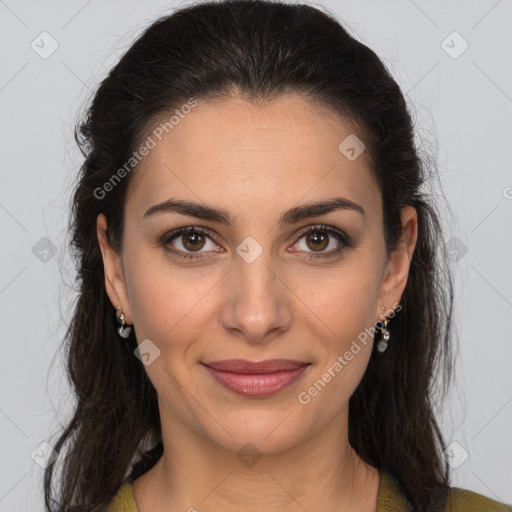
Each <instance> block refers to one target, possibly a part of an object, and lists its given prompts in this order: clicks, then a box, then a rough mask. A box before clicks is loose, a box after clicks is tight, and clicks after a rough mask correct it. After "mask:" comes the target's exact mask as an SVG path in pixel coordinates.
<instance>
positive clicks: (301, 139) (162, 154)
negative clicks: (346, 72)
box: [127, 95, 380, 211]
mask: <svg viewBox="0 0 512 512" xmlns="http://www.w3.org/2000/svg"><path fill="white" fill-rule="evenodd" d="M178 110H179V109H178ZM186 110H187V112H188V113H184V112H181V115H180V116H179V117H178V116H175V118H174V119H173V124H172V125H171V124H167V125H166V126H167V130H162V129H160V131H159V132H156V133H159V136H158V137H156V136H155V135H154V133H155V131H153V132H152V134H151V135H150V137H152V139H153V141H154V142H155V144H154V147H153V148H152V149H151V150H150V151H149V153H148V154H147V155H146V156H145V157H144V159H143V160H142V162H141V163H140V164H139V166H138V167H137V168H136V170H135V171H134V173H133V175H132V177H131V182H130V185H129V187H128V195H127V208H128V207H130V208H135V209H137V210H139V211H140V210H142V209H143V208H146V209H147V207H149V206H151V205H152V204H155V203H157V202H160V201H164V200H166V199H168V198H169V197H183V198H187V199H191V200H196V201H197V200H200V201H204V202H206V203H212V204H218V205H222V206H223V207H226V208H228V209H229V205H230V204H232V205H235V204H236V209H237V211H240V209H243V208H244V207H245V208H248V209H249V210H250V209H254V208H258V209H259V211H261V209H262V208H263V209H265V210H266V211H271V210H272V209H273V207H274V205H276V208H277V209H276V211H280V210H281V208H278V207H277V205H282V204H289V205H290V206H291V205H294V204H296V203H297V202H299V201H300V200H301V198H303V199H304V200H316V199H322V198H325V197H332V196H333V195H340V194H342V195H344V196H345V197H347V198H349V199H351V200H352V201H354V202H357V203H359V204H361V203H365V204H367V205H368V207H369V208H371V204H374V205H378V204H379V201H380V193H379V190H378V187H377V185H376V183H375V181H374V177H373V173H372V171H371V169H370V167H369V164H368V162H367V159H366V158H365V153H364V151H363V153H362V154H361V155H360V156H359V157H358V158H356V159H355V160H354V159H349V158H347V156H346V154H345V153H344V152H343V151H340V149H339V146H340V144H342V143H343V141H345V140H347V137H348V138H349V139H348V140H349V141H351V140H352V139H351V137H354V136H355V133H354V129H353V128H352V127H351V126H350V124H349V123H347V121H345V120H344V119H342V118H340V117H339V116H337V115H335V114H334V113H331V112H329V111H328V110H327V109H326V108H325V107H320V106H318V105H316V104H315V103H312V102H310V101H307V100H305V99H304V98H302V97H300V96H296V95H285V96H281V97H280V98H278V99H276V100H274V101H273V102H271V103H266V104H264V105H256V104H254V103H251V102H249V101H246V100H244V99H241V98H229V99H222V100H215V101H211V100H210V101H198V103H197V106H195V107H194V108H192V109H190V111H189V109H186ZM171 115H173V112H171V113H169V115H165V116H164V117H163V120H164V122H165V121H168V120H169V118H170V117H171ZM159 126H160V127H162V126H163V125H162V124H161V123H155V128H158V127H159ZM171 126H172V128H171ZM160 139H161V140H160ZM345 145H346V144H345ZM342 149H344V146H343V144H342ZM356 149H358V148H356ZM244 205H245V206H244ZM365 209H366V208H365ZM253 211H254V210H253Z"/></svg>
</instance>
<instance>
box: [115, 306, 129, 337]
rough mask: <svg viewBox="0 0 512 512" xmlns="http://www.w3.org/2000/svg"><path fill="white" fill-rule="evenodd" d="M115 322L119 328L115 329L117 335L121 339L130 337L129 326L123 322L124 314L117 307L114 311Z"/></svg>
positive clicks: (119, 307)
mask: <svg viewBox="0 0 512 512" xmlns="http://www.w3.org/2000/svg"><path fill="white" fill-rule="evenodd" d="M116 320H117V323H118V324H119V327H118V328H117V333H118V334H119V336H121V338H124V339H127V338H129V337H130V333H131V332H132V328H131V326H130V325H128V324H127V323H126V322H125V320H124V313H123V311H122V309H121V306H117V309H116Z"/></svg>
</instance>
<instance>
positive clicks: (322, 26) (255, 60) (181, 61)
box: [44, 0, 454, 512]
mask: <svg viewBox="0 0 512 512" xmlns="http://www.w3.org/2000/svg"><path fill="white" fill-rule="evenodd" d="M287 93H291V94H301V95H302V96H303V97H305V98H306V99H309V100H310V101H312V102H316V103H317V104H319V105H323V106H325V107H326V108H328V109H329V111H331V112H333V113H337V114H339V115H340V116H342V117H343V118H344V119H346V120H348V121H349V122H350V123H353V126H355V127H357V134H358V137H359V138H360V139H361V140H363V141H364V144H365V145H366V153H365V154H366V156H367V157H368V159H369V162H370V164H371V168H372V170H373V173H374V176H375V179H376V180H377V183H378V185H379V188H380V191H381V194H382V200H383V230H384V238H385V243H386V249H387V253H388V255H389V254H390V253H391V251H393V250H394V249H396V248H397V246H398V244H399V243H400V242H401V240H402V225H401V216H400V213H401V209H402V208H403V207H405V206H407V205H411V206H413V207H414V208H415V209H416V211H417V214H418V238H417V244H416V248H415V251H414V254H413V257H412V261H411V264H410V270H409V276H408V281H407V285H406V287H405V290H404V293H403V296H402V300H401V305H402V310H401V311H400V312H399V313H397V315H396V316H395V317H394V318H393V319H392V320H391V323H390V330H391V332H392V343H390V345H389V348H388V349H387V351H386V352H384V353H380V352H378V351H376V349H375V347H374V349H373V352H372V354H371V358H370V361H369V364H368V368H367V371H366V373H365V375H364V377H363V378H362V380H361V382H360V384H359V386H358V388H357V389H356V391H355V392H354V394H353V395H352V397H351V398H350V404H349V410H350V414H349V440H350V443H351V445H352V446H353V448H354V449H355V450H356V451H357V453H358V454H359V455H360V456H361V457H362V458H363V459H364V460H365V461H366V462H367V463H368V464H371V465H372V466H375V467H376V468H378V469H379V470H386V471H388V472H390V473H391V474H393V475H394V476H395V477H396V478H398V479H399V480H400V481H401V482H402V484H403V487H404V489H405V492H406V493H407V494H408V496H409V498H410V500H411V501H412V503H413V504H414V506H415V507H416V509H417V510H420V511H422V510H428V508H429V507H428V504H429V502H430V501H431V496H432V495H433V494H434V492H433V491H434V490H435V489H439V488H446V487H447V486H448V485H449V479H450V475H449V467H448V465H447V464H446V462H445V460H444V457H443V456H442V451H443V450H444V448H445V443H444V440H443V437H442V434H441V432H440V428H439V426H438V423H437V420H436V414H437V411H436V409H435V407H436V406H437V403H438V399H439V397H441V398H444V396H445V395H446V392H447V390H448V383H449V381H450V380H451V376H452V363H453V361H452V359H453V356H452V348H451V340H452V338H453V331H454V328H453V327H452V324H451V315H452V308H453V278H452V274H451V270H450V266H449V261H448V259H447V254H446V250H445V245H444V241H443V238H442V234H441V233H442V230H441V227H442V226H441V215H440V210H439V207H438V206H436V203H435V201H434V200H433V196H432V195H431V194H429V193H427V192H426V191H425V190H423V189H424V185H428V184H429V182H431V180H432V179H434V178H436V174H437V170H436V168H435V167H436V166H435V165H434V164H433V163H432V159H431V158H428V157H426V158H425V157H421V156H420V149H419V148H418V147H417V146H416V143H415V140H414V135H415V133H414V130H413V123H412V118H411V114H410V112H409V109H408V107H407V105H406V102H405V100H404V96H403V94H402V92H401V90H400V88H399V86H398V85H397V83H396V82H395V80H394V79H393V78H392V76H391V74H390V72H389V71H388V70H387V68H386V67H385V66H384V64H383V63H382V62H381V60H380V59H379V58H378V57H377V55H376V54H375V53H374V52H373V51H372V50H371V49H370V48H368V47H367V46H365V45H364V44H362V43H361V42H359V41H357V40H356V39H354V38H353V37H352V36H351V35H349V33H348V32H347V30H346V29H345V28H343V26H342V25H341V24H340V23H339V22H338V21H337V20H336V19H335V17H334V16H333V15H331V14H329V13H326V12H323V11H322V10H320V9H318V8H316V7H312V6H308V5H300V4H286V3H281V2H277V1H276V2H273V1H260V0H249V1H247V0H235V1H220V2H205V3H200V4H195V5H192V6H190V5H189V6H187V7H185V8H182V9H180V10H178V11H176V12H174V13H173V14H171V15H167V16H164V17H161V18H159V19H158V20H156V21H155V22H154V23H152V24H151V25H150V26H149V27H148V28H146V29H145V31H144V32H143V33H142V35H140V37H138V39H137V40H136V41H135V43H133V44H132V45H131V47H130V48H129V49H128V51H127V52H126V53H125V54H124V55H123V57H122V58H121V59H120V61H119V62H118V63H117V64H116V65H115V66H114V67H113V68H112V69H111V71H110V72H109V74H108V76H107V77H106V78H105V79H104V80H103V81H102V82H101V84H100V86H99V88H98V89H97V91H96V93H95V95H94V97H93V99H92V102H91V103H90V105H89V106H88V108H87V109H86V111H85V114H84V116H83V118H82V119H81V120H80V121H79V122H78V124H77V127H76V128H75V139H76V142H77V144H78V145H79V147H80V149H81V152H82V154H83V156H84V159H85V160H84V162H83V165H82V166H81V169H80V175H79V177H78V181H77V186H76V190H74V194H73V197H72V205H71V217H70V224H69V233H70V235H71V237H72V238H71V248H72V251H73V255H74V257H75V259H76V262H77V267H78V273H77V276H76V286H77V288H78V295H77V299H76V303H75V304H73V308H74V315H73V318H72V322H71V323H70V325H69V327H68V330H67V332H66V335H65V339H64V344H63V348H65V351H66V352H65V357H66V360H67V373H68V378H69V380H70V384H71V386H72V389H73V391H74V394H75V396H76V404H75V406H74V409H73V415H72V417H71V419H70V421H69V423H68V424H67V426H66V428H65V429H63V432H62V431H60V432H58V433H57V435H58V440H57V441H56V443H55V445H54V448H55V450H56V451H57V452H58V453H59V457H58V458H57V461H56V463H53V464H52V465H50V466H49V467H48V468H47V469H46V472H45V477H44V492H45V505H46V509H47V510H48V511H51V512H57V511H58V512H64V511H71V510H73V511H87V512H91V511H98V510H101V509H102V508H103V507H104V506H105V505H106V504H107V503H108V501H109V500H110V499H111V498H112V497H113V496H114V495H115V494H116V492H117V491H118V489H119V487H120V486H121V484H122V483H123V482H124V481H125V480H126V479H127V478H129V479H132V480H134V479H136V478H137V477H138V476H140V475H141V474H143V473H145V472H146V471H148V470H149V469H150V468H151V467H152V466H153V465H154V464H155V463H156V461H157V460H158V458H159V457H160V456H161V455H162V453H163V446H162V436H161V426H160V417H159V411H158V405H157V393H156V390H155V389H154V387H153V385H152V383H151V382H150V380H149V378H148V376H147V374H146V371H145V369H144V366H143V364H142V363H141V362H140V361H139V359H138V358H136V357H135V356H134V354H133V351H134V349H135V348H136V347H137V342H136V337H135V330H133V331H132V333H131V335H130V337H129V339H128V340H127V342H128V343H124V342H123V343H121V342H120V339H119V337H118V334H117V332H116V326H117V324H116V321H115V314H114V311H115V310H114V308H113V306H112V304H111V302H110V300H109V297H108V295H107V293H106V290H105V285H104V280H105V276H104V271H103V263H102V257H101V253H100V248H99V244H98V240H97V235H96V219H97V217H98V215H99V214H100V213H103V214H105V216H106V218H107V221H108V232H107V235H108V238H109V241H110V243H111V245H112V246H113V247H114V248H115V249H116V250H118V251H120V249H121V247H122V243H121V242H122V237H123V207H124V201H125V196H126V187H127V185H128V183H129V180H130V174H128V175H127V176H126V177H125V178H124V179H123V180H120V181H119V183H117V185H116V186H115V187H113V188H112V190H111V191H109V193H108V194H107V196H106V197H101V196H99V195H98V194H97V193H96V194H95V191H97V190H98V188H101V187H102V186H103V185H104V184H105V183H106V182H107V181H108V180H109V179H111V178H112V176H113V175H114V174H115V173H116V171H117V170H118V169H119V168H121V167H122V166H123V164H125V163H126V162H127V161H128V160H129V158H130V157H131V156H132V153H133V152H134V151H135V150H136V149H137V148H138V145H139V144H140V143H141V141H142V140H144V138H145V137H147V134H148V133H149V131H150V130H151V129H152V127H154V126H155V123H156V122H157V120H159V119H161V118H162V116H164V115H166V114H167V113H170V112H172V111H173V110H175V109H176V108H177V107H179V106H180V105H183V104H184V103H186V102H187V100H188V99H190V98H191V97H193V98H195V99H196V100H199V101H202V100H203V101H208V100H209V99H214V98H229V97H232V96H235V95H238V96H240V97H243V98H245V99H249V100H251V101H258V102H265V101H267V100H270V99H275V98H277V97H279V96H281V95H284V94H287ZM134 172H135V171H134ZM439 383H441V386H440V387H439V388H438V387H437V386H438V384H439ZM439 391H440V394H439ZM65 447H66V448H67V449H66V450H64V448H65ZM57 463H60V466H61V474H60V477H59V480H58V482H59V484H60V485H59V488H58V491H57V499H54V498H53V497H52V492H53V490H52V482H53V483H54V484H55V483H56V482H55V481H56V477H57V472H56V467H57V466H58V464H57Z"/></svg>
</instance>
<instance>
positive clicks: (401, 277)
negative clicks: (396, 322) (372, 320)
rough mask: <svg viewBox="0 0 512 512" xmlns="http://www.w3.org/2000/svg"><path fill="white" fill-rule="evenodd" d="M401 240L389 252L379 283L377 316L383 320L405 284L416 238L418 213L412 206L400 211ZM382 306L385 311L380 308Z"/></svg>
mask: <svg viewBox="0 0 512 512" xmlns="http://www.w3.org/2000/svg"><path fill="white" fill-rule="evenodd" d="M401 219H402V240H401V241H400V244H399V245H398V247H397V248H396V250H395V251H393V252H392V253H391V254H390V257H389V260H388V263H387V266H386V270H385V277H384V280H383V281H382V285H381V293H380V302H379V304H378V306H377V307H378V310H377V317H378V318H379V319H380V320H384V319H385V317H386V316H389V315H390V314H391V313H392V311H394V310H395V309H396V308H397V305H398V304H399V303H400V300H401V298H402V294H403V292H404V290H405V285H406V284H407V278H408V276H409V267H410V264H411V260H412V255H413V253H414V249H415V247H416V240H417V238H418V215H417V212H416V209H415V208H414V207H412V206H406V207H404V208H403V209H402V212H401ZM381 305H382V306H384V309H385V311H383V310H382V308H381Z"/></svg>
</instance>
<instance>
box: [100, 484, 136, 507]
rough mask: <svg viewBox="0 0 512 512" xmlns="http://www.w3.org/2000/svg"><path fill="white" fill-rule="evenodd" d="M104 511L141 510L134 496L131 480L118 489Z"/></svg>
mask: <svg viewBox="0 0 512 512" xmlns="http://www.w3.org/2000/svg"><path fill="white" fill-rule="evenodd" d="M104 512H139V509H138V508H137V505H136V503H135V498H134V496H133V486H132V482H131V481H126V482H124V483H123V485H122V486H121V487H120V488H119V490H118V491H117V494H116V495H115V496H114V497H113V498H112V500H111V501H110V503H109V504H108V505H107V507H106V508H105V510H104Z"/></svg>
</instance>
